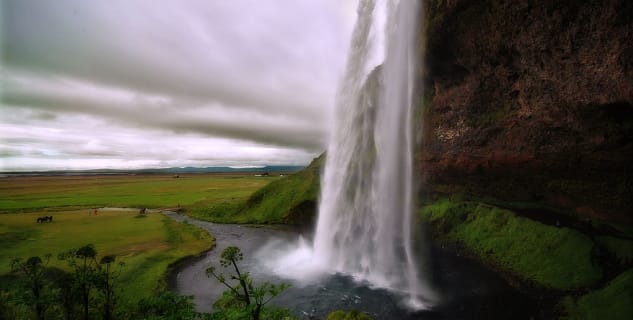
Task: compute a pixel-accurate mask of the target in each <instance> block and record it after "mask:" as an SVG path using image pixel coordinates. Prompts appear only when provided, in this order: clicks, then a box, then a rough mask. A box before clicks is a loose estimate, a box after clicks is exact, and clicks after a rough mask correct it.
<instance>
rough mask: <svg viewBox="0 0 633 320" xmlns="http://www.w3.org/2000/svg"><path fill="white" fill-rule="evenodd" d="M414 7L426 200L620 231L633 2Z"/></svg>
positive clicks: (626, 182) (624, 216) (495, 1)
mask: <svg viewBox="0 0 633 320" xmlns="http://www.w3.org/2000/svg"><path fill="white" fill-rule="evenodd" d="M426 4H427V5H426V8H425V15H426V19H425V21H426V22H425V25H424V26H423V27H424V29H425V30H424V31H425V32H424V34H426V39H425V40H426V41H425V42H426V54H425V68H424V73H422V72H421V73H420V83H424V86H425V91H424V92H425V94H424V97H420V99H421V100H422V101H424V103H423V108H424V110H423V112H424V114H425V117H424V118H423V119H424V124H423V126H422V128H424V129H423V130H424V132H425V134H424V135H423V141H422V143H421V145H422V148H421V150H422V151H421V152H420V153H419V156H418V160H419V161H418V163H419V164H420V166H421V167H422V169H423V170H421V172H424V173H423V181H425V182H427V183H426V185H427V186H429V187H430V189H431V191H432V192H435V193H438V192H439V193H447V194H449V193H450V194H454V193H461V194H468V195H472V196H476V197H480V198H487V199H495V201H500V202H503V203H506V204H510V205H512V204H515V205H516V204H521V205H523V206H524V205H525V204H530V205H538V206H541V207H543V208H550V209H553V210H554V211H561V212H563V213H567V214H571V215H576V216H579V217H581V218H583V219H599V220H603V221H605V220H606V221H610V222H617V223H622V222H623V223H626V224H631V223H632V222H633V202H632V200H631V199H632V197H631V195H633V170H632V169H633V161H632V160H633V41H632V40H631V39H633V19H631V17H633V3H632V2H630V1H627V0H613V1H524V0H522V1H514V0H513V1H509V0H487V1H480V0H452V1H447V0H444V1H439V0H438V1H429V2H427V3H426Z"/></svg>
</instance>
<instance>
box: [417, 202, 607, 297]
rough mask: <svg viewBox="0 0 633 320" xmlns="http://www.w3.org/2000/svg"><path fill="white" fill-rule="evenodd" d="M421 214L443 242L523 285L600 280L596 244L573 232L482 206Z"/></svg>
mask: <svg viewBox="0 0 633 320" xmlns="http://www.w3.org/2000/svg"><path fill="white" fill-rule="evenodd" d="M421 214H422V215H423V217H425V218H426V219H428V220H429V221H430V223H431V225H432V226H433V228H434V230H435V233H436V236H437V237H438V238H439V239H440V240H442V241H448V242H458V243H460V244H462V245H463V246H465V247H466V249H468V251H470V252H472V253H474V254H475V255H476V256H477V257H479V258H480V259H481V260H483V261H485V262H488V263H492V264H494V265H495V266H497V267H500V268H502V269H504V270H505V271H508V272H510V273H512V274H514V275H517V276H518V277H520V278H522V279H524V280H531V281H534V282H535V283H537V284H539V285H541V286H544V287H548V288H553V289H558V290H570V289H576V288H581V287H587V286H590V285H592V284H594V283H596V282H597V281H599V280H600V278H601V275H602V272H601V270H600V268H598V267H596V266H594V265H593V264H592V262H591V251H592V248H593V246H594V243H593V242H592V241H591V240H590V239H589V238H587V237H586V236H584V235H583V234H581V233H579V232H577V231H575V230H573V229H568V228H556V227H552V226H547V225H544V224H542V223H539V222H536V221H533V220H530V219H526V218H523V217H519V216H517V215H516V214H514V213H513V212H511V211H509V210H504V209H500V208H497V207H494V206H490V205H486V204H482V203H477V202H467V201H459V200H457V201H456V200H450V199H442V200H439V201H436V202H434V203H432V204H429V205H427V206H425V207H424V208H423V209H422V210H421Z"/></svg>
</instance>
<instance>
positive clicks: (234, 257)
mask: <svg viewBox="0 0 633 320" xmlns="http://www.w3.org/2000/svg"><path fill="white" fill-rule="evenodd" d="M243 259H244V255H243V254H242V251H241V250H240V249H239V248H238V247H227V248H226V249H224V250H223V251H222V253H221V254H220V265H221V266H222V267H224V268H228V267H229V266H232V267H233V270H235V274H231V275H230V277H229V278H228V279H227V278H226V277H225V276H224V274H222V273H218V272H217V270H216V268H215V267H209V268H207V270H206V273H207V277H214V278H215V279H216V280H218V281H219V282H220V283H222V284H223V285H224V286H226V287H227V288H228V289H229V290H228V291H227V292H226V293H225V296H226V295H228V296H229V297H232V298H233V299H234V300H236V301H237V302H238V304H241V305H242V306H243V307H244V310H245V311H246V312H247V313H248V314H249V316H250V317H251V318H252V319H254V320H259V319H260V316H261V313H262V311H263V308H264V306H265V305H266V304H267V303H268V302H270V300H271V299H273V298H274V297H276V296H277V295H279V294H280V293H281V292H283V291H284V290H286V289H287V288H288V287H289V285H288V284H285V283H282V284H280V285H275V284H272V283H268V282H264V283H263V284H262V285H260V286H255V285H254V284H253V279H252V278H251V276H250V274H249V273H248V272H244V273H242V272H240V269H239V267H238V266H237V262H238V261H241V260H243Z"/></svg>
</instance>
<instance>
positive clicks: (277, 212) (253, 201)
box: [188, 155, 325, 226]
mask: <svg viewBox="0 0 633 320" xmlns="http://www.w3.org/2000/svg"><path fill="white" fill-rule="evenodd" d="M324 161H325V155H321V156H319V157H318V158H316V159H314V160H313V161H312V163H310V165H309V166H308V167H306V168H305V169H303V170H301V171H299V172H297V173H294V174H292V175H288V176H285V177H282V178H280V179H277V180H274V181H272V182H271V183H269V184H267V185H266V186H264V187H263V188H261V189H259V190H257V191H255V193H253V194H251V195H250V196H249V197H248V198H236V197H234V198H226V199H224V200H223V201H221V202H215V203H209V202H206V201H201V202H198V203H196V204H194V205H193V206H192V207H191V209H190V210H189V212H188V213H189V214H190V215H191V216H193V217H195V218H199V219H203V220H207V221H213V222H221V223H286V224H293V225H298V226H307V225H310V224H311V222H312V220H313V219H314V216H315V214H316V208H317V199H318V195H319V184H320V181H319V179H320V178H319V177H320V175H319V172H320V170H321V168H322V166H323V164H324Z"/></svg>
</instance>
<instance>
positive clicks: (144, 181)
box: [0, 174, 279, 213]
mask: <svg viewBox="0 0 633 320" xmlns="http://www.w3.org/2000/svg"><path fill="white" fill-rule="evenodd" d="M276 179H279V178H278V177H255V176H253V175H245V174H244V175H222V174H191V175H181V176H180V177H179V178H175V177H172V176H167V175H130V176H106V175H100V176H61V177H60V176H54V177H10V178H0V213H11V212H35V211H42V210H47V211H49V210H54V211H58V210H71V209H79V208H91V207H127V208H142V207H147V208H165V207H176V206H178V205H181V206H185V207H186V206H188V205H191V204H193V203H196V202H199V201H203V202H205V203H206V204H208V205H213V204H214V203H216V202H223V201H235V200H240V199H241V200H245V199H246V198H248V196H250V195H251V194H252V193H253V192H255V191H256V190H258V189H259V188H261V187H263V186H265V185H267V184H268V183H270V182H271V181H274V180H276Z"/></svg>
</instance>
